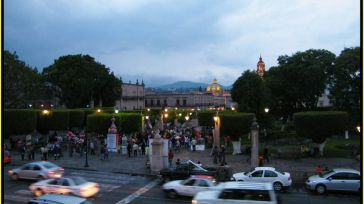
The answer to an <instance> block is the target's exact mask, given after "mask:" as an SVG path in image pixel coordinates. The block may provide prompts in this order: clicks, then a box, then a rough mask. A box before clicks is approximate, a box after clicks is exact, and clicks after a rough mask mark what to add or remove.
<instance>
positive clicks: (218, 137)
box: [213, 113, 221, 147]
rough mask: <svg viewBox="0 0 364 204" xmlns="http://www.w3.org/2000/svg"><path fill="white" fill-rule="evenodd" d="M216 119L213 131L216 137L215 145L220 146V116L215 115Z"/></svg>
mask: <svg viewBox="0 0 364 204" xmlns="http://www.w3.org/2000/svg"><path fill="white" fill-rule="evenodd" d="M214 121H215V128H214V131H213V137H214V146H217V147H220V125H221V124H220V117H219V116H218V115H217V113H216V116H214Z"/></svg>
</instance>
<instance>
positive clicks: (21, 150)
mask: <svg viewBox="0 0 364 204" xmlns="http://www.w3.org/2000/svg"><path fill="white" fill-rule="evenodd" d="M19 151H20V155H21V160H22V161H24V157H25V151H26V147H25V144H22V145H21V146H20V149H19Z"/></svg>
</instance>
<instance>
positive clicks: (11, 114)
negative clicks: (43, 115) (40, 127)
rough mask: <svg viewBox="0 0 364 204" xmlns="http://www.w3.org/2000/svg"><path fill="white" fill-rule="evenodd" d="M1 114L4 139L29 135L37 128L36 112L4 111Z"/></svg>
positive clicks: (21, 110)
mask: <svg viewBox="0 0 364 204" xmlns="http://www.w3.org/2000/svg"><path fill="white" fill-rule="evenodd" d="M3 113H4V117H3V120H4V126H3V129H4V130H3V133H4V136H5V137H9V136H10V135H16V134H30V133H32V132H33V131H34V130H35V129H36V127H37V111H36V110H27V109H24V110H23V109H5V110H4V112H3Z"/></svg>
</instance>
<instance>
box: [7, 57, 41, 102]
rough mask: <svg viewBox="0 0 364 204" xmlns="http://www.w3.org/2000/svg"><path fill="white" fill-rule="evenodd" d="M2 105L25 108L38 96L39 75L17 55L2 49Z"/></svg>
mask: <svg viewBox="0 0 364 204" xmlns="http://www.w3.org/2000/svg"><path fill="white" fill-rule="evenodd" d="M3 54H4V55H3V56H4V58H3V59H4V68H3V70H4V79H5V80H4V89H3V91H4V107H5V108H25V107H27V105H28V104H29V103H33V102H34V101H36V100H38V99H39V97H40V91H41V77H40V75H39V74H38V71H37V69H36V68H34V69H33V68H31V67H29V66H28V65H26V64H25V63H24V62H23V61H21V60H19V57H18V55H17V54H16V53H15V52H14V53H10V52H9V51H6V50H5V51H4V53H3Z"/></svg>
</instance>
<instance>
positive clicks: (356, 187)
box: [306, 169, 361, 194]
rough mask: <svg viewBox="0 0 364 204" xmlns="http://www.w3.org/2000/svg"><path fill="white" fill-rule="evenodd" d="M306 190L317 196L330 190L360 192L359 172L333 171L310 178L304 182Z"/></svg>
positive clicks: (351, 170) (348, 170)
mask: <svg viewBox="0 0 364 204" xmlns="http://www.w3.org/2000/svg"><path fill="white" fill-rule="evenodd" d="M306 188H307V189H309V190H314V191H316V192H317V193H318V194H324V193H325V192H326V191H331V190H334V191H355V192H361V191H360V189H361V186H360V172H359V171H356V170H353V169H333V170H331V171H327V172H324V173H322V174H319V175H313V176H310V177H309V178H308V179H307V181H306Z"/></svg>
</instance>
